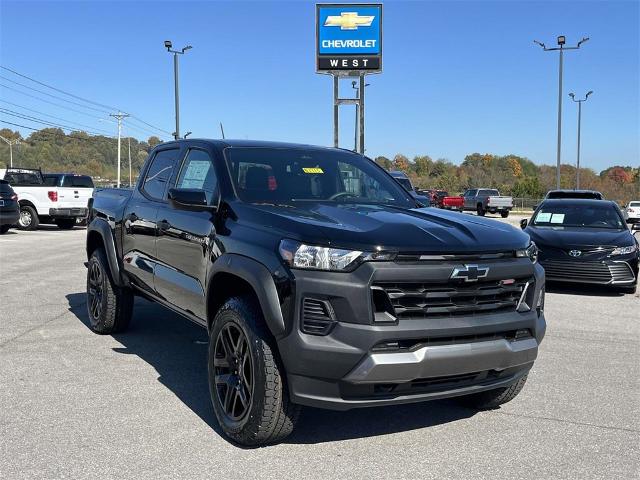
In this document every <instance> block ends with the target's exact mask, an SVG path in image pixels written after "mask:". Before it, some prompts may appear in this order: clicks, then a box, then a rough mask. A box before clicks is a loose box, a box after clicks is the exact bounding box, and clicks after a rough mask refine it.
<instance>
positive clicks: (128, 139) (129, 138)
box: [127, 137, 132, 188]
mask: <svg viewBox="0 0 640 480" xmlns="http://www.w3.org/2000/svg"><path fill="white" fill-rule="evenodd" d="M127 141H128V142H129V188H131V187H132V183H131V137H127Z"/></svg>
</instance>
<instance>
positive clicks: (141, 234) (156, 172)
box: [122, 148, 180, 293]
mask: <svg viewBox="0 0 640 480" xmlns="http://www.w3.org/2000/svg"><path fill="white" fill-rule="evenodd" d="M179 154H180V149H179V148H168V149H160V150H156V151H155V152H154V153H153V158H150V159H149V161H148V162H147V166H146V168H145V170H144V171H143V172H142V173H141V180H140V181H139V182H138V186H137V188H136V189H135V190H134V191H133V194H132V195H131V198H130V199H129V202H128V203H127V205H126V207H125V209H124V215H123V220H122V231H123V233H122V252H123V265H124V270H125V272H127V274H128V275H129V278H130V279H131V281H132V282H133V283H134V284H135V285H137V286H138V287H139V288H141V289H142V290H146V291H148V292H150V293H155V288H154V269H155V266H156V263H157V258H156V236H157V233H158V232H157V231H158V228H157V224H156V221H157V215H158V208H159V207H160V206H162V205H163V204H164V202H166V194H167V187H168V185H169V181H170V179H171V177H172V175H173V171H174V168H175V165H176V163H177V161H178V158H179Z"/></svg>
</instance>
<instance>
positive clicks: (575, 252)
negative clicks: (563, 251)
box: [569, 250, 582, 257]
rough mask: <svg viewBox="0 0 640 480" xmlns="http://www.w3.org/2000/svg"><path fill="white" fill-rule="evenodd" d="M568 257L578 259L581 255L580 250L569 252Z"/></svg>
mask: <svg viewBox="0 0 640 480" xmlns="http://www.w3.org/2000/svg"><path fill="white" fill-rule="evenodd" d="M569 255H571V256H572V257H579V256H580V255H582V252H581V251H580V250H570V251H569Z"/></svg>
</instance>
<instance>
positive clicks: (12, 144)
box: [0, 136, 20, 168]
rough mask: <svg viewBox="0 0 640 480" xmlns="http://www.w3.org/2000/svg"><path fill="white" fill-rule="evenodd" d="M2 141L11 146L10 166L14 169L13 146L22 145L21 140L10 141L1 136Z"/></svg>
mask: <svg viewBox="0 0 640 480" xmlns="http://www.w3.org/2000/svg"><path fill="white" fill-rule="evenodd" d="M0 139H1V140H3V141H5V142H6V143H7V145H9V166H10V167H11V168H13V146H14V145H20V139H19V138H14V139H13V140H9V139H8V138H4V137H2V136H0Z"/></svg>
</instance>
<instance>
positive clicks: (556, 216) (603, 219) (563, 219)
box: [533, 204, 625, 230]
mask: <svg viewBox="0 0 640 480" xmlns="http://www.w3.org/2000/svg"><path fill="white" fill-rule="evenodd" d="M533 224H534V225H536V226H551V227H588V228H612V229H616V230H620V229H622V228H625V227H624V223H623V222H622V219H621V218H620V215H618V212H617V211H616V209H615V208H614V207H613V206H612V205H610V204H604V205H592V204H588V205H584V204H582V205H580V204H563V205H559V204H556V205H544V204H543V205H542V207H540V210H538V213H536V216H535V218H534V219H533Z"/></svg>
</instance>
